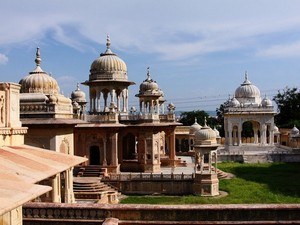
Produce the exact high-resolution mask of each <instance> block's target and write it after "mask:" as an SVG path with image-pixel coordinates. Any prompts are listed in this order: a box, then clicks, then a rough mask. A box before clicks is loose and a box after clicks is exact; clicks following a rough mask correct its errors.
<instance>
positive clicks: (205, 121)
mask: <svg viewBox="0 0 300 225" xmlns="http://www.w3.org/2000/svg"><path fill="white" fill-rule="evenodd" d="M206 123H207V120H206V116H205V117H204V126H205V127H207V124H206Z"/></svg>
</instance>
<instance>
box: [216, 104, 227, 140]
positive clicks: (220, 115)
mask: <svg viewBox="0 0 300 225" xmlns="http://www.w3.org/2000/svg"><path fill="white" fill-rule="evenodd" d="M226 104H227V101H226V102H224V103H223V104H221V105H220V107H219V108H217V109H216V113H217V123H218V124H219V126H217V129H218V130H219V133H220V136H221V137H225V129H224V110H225V106H226Z"/></svg>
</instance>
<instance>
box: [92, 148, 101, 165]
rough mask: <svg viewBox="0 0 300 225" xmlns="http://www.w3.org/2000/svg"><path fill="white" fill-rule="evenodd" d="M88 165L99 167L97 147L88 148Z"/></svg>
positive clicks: (98, 150)
mask: <svg viewBox="0 0 300 225" xmlns="http://www.w3.org/2000/svg"><path fill="white" fill-rule="evenodd" d="M90 165H100V149H99V146H95V145H94V146H91V147H90Z"/></svg>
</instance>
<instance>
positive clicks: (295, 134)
mask: <svg viewBox="0 0 300 225" xmlns="http://www.w3.org/2000/svg"><path fill="white" fill-rule="evenodd" d="M297 135H299V129H298V128H297V127H296V126H295V125H294V127H293V128H292V129H291V136H292V137H294V136H297Z"/></svg>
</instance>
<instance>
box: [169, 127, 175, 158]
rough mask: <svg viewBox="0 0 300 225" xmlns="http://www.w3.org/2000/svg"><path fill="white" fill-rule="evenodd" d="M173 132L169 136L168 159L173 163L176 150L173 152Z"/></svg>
mask: <svg viewBox="0 0 300 225" xmlns="http://www.w3.org/2000/svg"><path fill="white" fill-rule="evenodd" d="M175 143H176V141H175V132H174V131H172V132H171V133H170V135H169V157H170V159H171V160H174V161H175V158H176V150H175Z"/></svg>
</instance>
